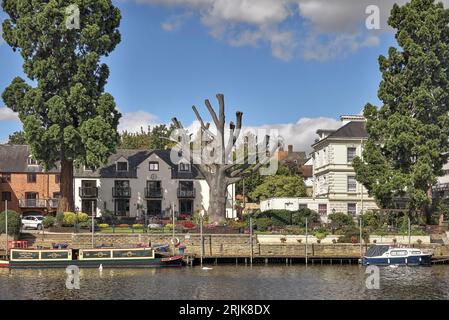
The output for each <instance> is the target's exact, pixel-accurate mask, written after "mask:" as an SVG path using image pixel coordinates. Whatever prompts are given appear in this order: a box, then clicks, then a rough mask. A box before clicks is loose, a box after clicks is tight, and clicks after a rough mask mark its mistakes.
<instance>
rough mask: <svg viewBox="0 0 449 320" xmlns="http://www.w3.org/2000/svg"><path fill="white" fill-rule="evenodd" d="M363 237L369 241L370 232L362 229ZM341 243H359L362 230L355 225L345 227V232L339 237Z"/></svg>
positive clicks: (365, 240)
mask: <svg viewBox="0 0 449 320" xmlns="http://www.w3.org/2000/svg"><path fill="white" fill-rule="evenodd" d="M362 239H363V241H364V242H365V243H368V242H369V233H367V232H366V231H365V230H362ZM338 242H339V243H359V242H360V230H359V229H358V228H355V227H347V228H345V229H344V234H343V235H342V236H341V237H339V238H338Z"/></svg>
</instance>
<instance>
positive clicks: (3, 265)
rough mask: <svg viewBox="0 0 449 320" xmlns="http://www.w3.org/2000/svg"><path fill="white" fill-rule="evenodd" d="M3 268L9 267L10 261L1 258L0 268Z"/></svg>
mask: <svg viewBox="0 0 449 320" xmlns="http://www.w3.org/2000/svg"><path fill="white" fill-rule="evenodd" d="M1 268H9V261H6V260H0V269H1Z"/></svg>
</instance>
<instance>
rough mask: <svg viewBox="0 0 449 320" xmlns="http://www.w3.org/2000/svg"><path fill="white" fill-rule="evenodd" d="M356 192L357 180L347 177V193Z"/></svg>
mask: <svg viewBox="0 0 449 320" xmlns="http://www.w3.org/2000/svg"><path fill="white" fill-rule="evenodd" d="M356 191H357V180H355V177H354V176H349V177H348V192H356Z"/></svg>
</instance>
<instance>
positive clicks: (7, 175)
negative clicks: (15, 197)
mask: <svg viewBox="0 0 449 320" xmlns="http://www.w3.org/2000/svg"><path fill="white" fill-rule="evenodd" d="M0 182H1V183H8V182H11V174H10V173H2V174H1V175H0Z"/></svg>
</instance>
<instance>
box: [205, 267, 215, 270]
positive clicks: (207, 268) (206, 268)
mask: <svg viewBox="0 0 449 320" xmlns="http://www.w3.org/2000/svg"><path fill="white" fill-rule="evenodd" d="M212 269H213V268H209V267H203V270H212Z"/></svg>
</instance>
